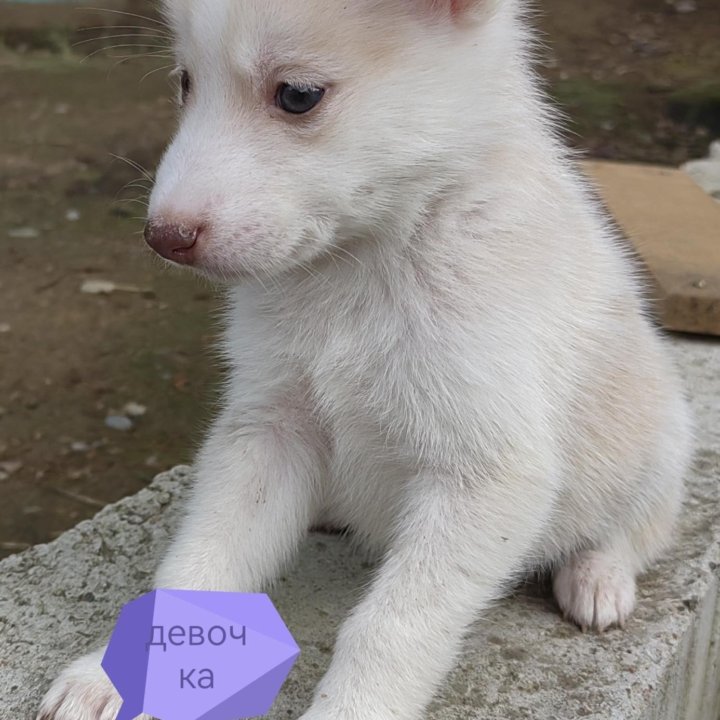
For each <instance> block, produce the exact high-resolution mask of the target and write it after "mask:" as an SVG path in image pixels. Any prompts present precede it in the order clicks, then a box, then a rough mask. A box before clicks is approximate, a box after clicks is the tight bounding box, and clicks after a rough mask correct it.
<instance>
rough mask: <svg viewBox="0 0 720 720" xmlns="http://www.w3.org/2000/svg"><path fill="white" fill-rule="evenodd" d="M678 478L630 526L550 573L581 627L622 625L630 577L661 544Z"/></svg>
mask: <svg viewBox="0 0 720 720" xmlns="http://www.w3.org/2000/svg"><path fill="white" fill-rule="evenodd" d="M680 488H681V485H680V482H679V479H678V482H677V487H676V488H674V490H675V492H672V493H671V494H670V495H668V496H666V497H664V498H662V499H661V501H660V503H659V506H656V507H655V508H653V509H652V510H650V512H649V513H648V514H647V515H646V516H645V517H644V518H643V519H642V521H641V522H638V523H637V524H636V525H635V527H634V528H633V529H632V530H631V531H630V532H621V531H618V534H617V535H616V536H615V537H613V538H612V539H610V540H609V541H608V542H606V543H604V544H601V545H599V546H598V547H596V548H594V549H586V550H581V551H579V552H577V553H575V554H573V555H571V556H570V558H569V559H568V560H567V561H566V562H565V563H564V564H563V565H561V566H560V567H559V568H558V569H557V570H556V571H555V573H554V575H553V591H554V593H555V599H556V600H557V603H558V605H559V606H560V609H561V610H562V612H563V614H564V616H565V617H566V618H567V619H569V620H572V621H573V622H575V623H577V624H578V625H579V626H580V628H582V630H588V629H594V630H598V631H600V632H602V631H604V630H606V629H607V628H609V627H612V626H614V625H617V626H619V627H623V626H624V625H625V622H626V621H627V619H628V618H629V617H630V615H631V614H632V612H633V610H634V609H635V578H636V576H637V575H638V574H639V573H641V572H643V570H645V568H646V567H647V566H648V564H649V563H650V562H652V561H653V560H654V559H655V558H656V557H658V555H660V553H661V552H662V551H663V550H664V549H665V548H666V547H667V545H668V543H669V542H670V540H671V538H672V533H673V525H674V523H675V518H676V515H677V511H678V509H679V506H680Z"/></svg>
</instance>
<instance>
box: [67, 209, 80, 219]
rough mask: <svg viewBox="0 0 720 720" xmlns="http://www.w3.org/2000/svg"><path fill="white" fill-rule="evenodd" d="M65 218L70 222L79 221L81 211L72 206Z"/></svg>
mask: <svg viewBox="0 0 720 720" xmlns="http://www.w3.org/2000/svg"><path fill="white" fill-rule="evenodd" d="M65 219H66V220H67V221H68V222H77V221H78V220H79V219H80V213H79V212H78V211H77V210H75V209H73V208H71V209H70V210H68V211H67V212H66V213H65Z"/></svg>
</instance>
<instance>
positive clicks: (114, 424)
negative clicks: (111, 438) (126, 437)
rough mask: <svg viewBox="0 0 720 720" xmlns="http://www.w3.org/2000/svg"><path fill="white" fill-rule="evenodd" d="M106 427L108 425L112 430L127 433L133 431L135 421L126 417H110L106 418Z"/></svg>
mask: <svg viewBox="0 0 720 720" xmlns="http://www.w3.org/2000/svg"><path fill="white" fill-rule="evenodd" d="M105 425H107V426H108V427H109V428H110V429H111V430H120V431H121V432H127V431H128V430H132V428H133V421H132V420H131V419H130V418H129V417H125V416H124V415H108V416H107V417H106V418H105Z"/></svg>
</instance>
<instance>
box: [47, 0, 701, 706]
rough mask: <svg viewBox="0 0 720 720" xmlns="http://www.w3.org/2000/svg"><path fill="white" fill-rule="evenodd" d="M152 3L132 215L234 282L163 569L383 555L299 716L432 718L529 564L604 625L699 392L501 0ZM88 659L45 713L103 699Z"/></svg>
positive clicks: (665, 498)
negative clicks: (326, 549)
mask: <svg viewBox="0 0 720 720" xmlns="http://www.w3.org/2000/svg"><path fill="white" fill-rule="evenodd" d="M166 9H167V16H168V18H169V22H170V25H171V27H172V30H173V32H174V35H175V37H176V39H177V42H176V52H177V58H178V63H179V66H180V67H181V69H182V105H183V109H182V122H181V125H180V129H179V132H178V134H177V136H176V138H175V140H174V142H173V143H172V145H171V147H170V149H169V150H168V152H167V155H166V156H165V158H164V160H163V162H162V165H161V167H160V169H159V171H158V176H157V185H156V187H155V190H154V193H153V195H152V199H151V206H150V217H149V224H148V228H147V232H146V237H147V240H148V242H149V243H150V245H151V246H152V247H154V248H155V249H156V250H157V251H158V252H159V253H160V254H161V255H163V256H164V257H166V258H168V259H169V260H172V261H174V262H176V263H180V264H184V265H188V266H191V267H192V268H194V269H195V270H197V271H199V272H202V273H205V274H207V275H209V276H212V277H215V278H219V279H222V280H225V281H229V284H230V288H231V289H230V309H229V312H228V315H227V332H226V336H225V344H224V349H225V352H226V354H227V358H228V360H229V362H230V363H231V366H232V371H231V378H230V380H229V382H228V385H227V393H226V397H225V402H224V404H223V408H222V411H221V412H220V415H219V417H218V418H217V420H216V421H215V424H214V427H213V429H212V431H211V432H210V436H209V438H208V439H207V441H206V443H205V446H204V448H203V449H202V451H201V453H200V455H199V457H198V459H197V465H196V469H197V480H196V486H195V491H194V494H193V497H192V499H191V500H190V502H189V505H188V509H189V514H188V516H187V518H186V519H185V521H184V524H183V525H182V527H181V529H180V531H179V533H178V536H177V537H176V538H175V541H174V543H173V544H172V547H171V548H170V551H169V552H168V554H167V557H166V558H165V560H164V562H163V563H162V565H161V567H160V569H159V571H158V574H157V577H156V586H158V587H171V588H187V589H203V590H233V591H258V590H261V589H262V588H263V587H264V586H265V585H266V584H267V583H268V581H269V580H270V579H271V578H273V577H274V576H275V575H277V574H278V572H279V571H280V569H281V568H282V566H283V565H284V564H285V563H286V562H287V561H288V560H289V559H290V558H291V557H292V555H293V553H294V551H295V549H296V548H297V547H298V544H299V543H300V541H301V539H302V538H303V536H304V535H305V534H306V532H307V530H308V528H309V527H310V526H312V525H313V524H314V523H318V522H325V523H333V524H336V525H338V526H343V527H345V526H347V527H350V528H352V530H353V531H354V533H355V534H356V536H357V537H358V538H360V539H361V540H362V541H364V542H366V543H367V544H369V546H371V547H373V548H377V549H381V550H382V551H383V552H384V553H385V554H384V560H383V562H382V565H381V566H380V568H379V570H378V572H377V574H376V577H375V579H374V582H373V584H372V587H371V588H370V590H369V591H368V592H367V594H366V596H365V598H364V599H363V600H362V602H361V603H360V604H359V605H358V607H357V608H355V610H354V611H353V612H352V614H351V615H350V617H349V618H348V619H347V620H346V621H345V623H344V625H343V626H342V629H341V631H340V634H339V637H338V640H337V646H336V648H335V654H334V657H333V659H332V663H331V665H330V669H329V670H328V672H327V675H326V676H325V678H324V680H323V681H322V683H321V684H320V687H319V689H318V691H317V693H316V695H315V700H314V702H313V704H312V706H311V707H310V709H309V710H308V711H307V712H306V715H305V716H304V717H305V718H313V720H314V719H318V720H387V719H388V718H390V717H392V718H394V719H395V720H411V719H415V718H418V717H419V716H421V714H422V712H423V709H424V707H425V706H426V705H427V703H428V701H429V700H430V699H431V697H432V695H433V692H434V690H435V689H436V688H437V687H438V684H439V683H440V682H441V681H442V680H443V677H444V675H445V674H446V673H447V671H448V670H449V669H450V668H451V666H452V664H453V661H454V658H455V657H456V656H457V653H458V651H459V650H460V648H461V642H462V638H463V634H464V633H465V631H466V630H467V628H468V625H469V624H470V623H471V622H472V621H473V620H474V619H475V618H476V617H477V616H478V615H479V614H481V613H482V611H483V609H484V608H486V607H487V606H488V604H489V603H490V602H491V601H493V600H494V599H496V598H498V597H499V596H501V595H502V594H503V593H504V592H505V591H506V590H507V588H508V587H509V585H510V584H511V583H512V582H513V581H514V580H515V579H516V578H517V577H518V576H519V575H521V574H522V573H524V572H526V571H528V570H530V569H534V568H539V567H542V568H551V569H552V570H553V572H554V587H555V594H556V597H557V601H558V604H559V606H560V608H561V610H562V611H563V612H564V613H565V614H566V615H567V616H568V617H570V618H571V619H572V620H574V621H575V622H576V623H578V624H579V625H580V626H582V627H587V628H589V627H593V628H597V629H601V630H602V629H604V628H606V627H608V626H611V625H613V624H620V625H622V624H623V623H624V621H625V620H626V618H627V617H628V615H629V614H630V612H631V611H632V609H633V605H634V602H635V577H636V575H637V574H638V573H639V572H641V571H642V570H643V569H644V568H645V567H646V566H647V564H648V563H649V562H650V561H651V560H652V559H653V558H655V557H656V556H657V555H658V553H659V552H660V551H661V550H662V549H663V548H664V546H665V545H666V543H667V542H668V541H669V540H670V538H671V534H672V528H673V523H674V520H675V517H676V514H677V512H678V508H679V505H680V502H681V496H682V477H683V473H684V471H685V468H686V465H687V463H688V459H689V455H690V440H689V438H690V430H689V421H688V413H687V409H686V406H685V403H684V401H683V398H682V393H681V391H680V389H679V386H678V381H677V379H676V376H675V374H674V371H673V369H672V368H671V367H670V364H669V362H668V359H667V357H666V353H665V350H664V349H663V347H662V345H661V341H660V340H659V339H658V336H657V334H656V332H655V331H654V329H653V328H652V326H651V323H650V322H649V321H648V319H647V318H646V316H645V314H644V309H643V302H642V298H641V290H640V287H639V282H638V281H637V279H636V277H635V276H634V271H633V269H632V262H631V259H630V258H629V257H628V256H627V254H626V253H625V252H624V250H623V249H622V243H621V242H619V241H618V239H617V238H616V236H615V233H614V231H613V229H612V228H611V226H610V225H609V223H608V222H607V220H606V219H605V217H604V215H603V212H602V211H601V209H600V208H599V207H598V205H597V203H596V202H595V201H594V199H593V197H592V194H591V193H590V192H589V191H588V189H587V188H586V186H585V184H584V182H583V180H582V179H581V178H580V177H579V175H578V174H577V172H576V170H575V169H574V167H573V164H572V162H571V161H570V160H569V159H568V155H567V152H566V151H565V150H564V149H563V148H562V146H561V144H560V143H559V141H558V139H557V137H556V133H555V128H554V126H553V121H552V116H551V113H549V112H548V110H547V107H546V106H545V105H544V102H543V100H542V98H541V97H540V94H539V92H538V89H537V82H536V79H535V77H534V75H533V72H532V69H531V67H530V62H529V52H528V48H529V46H530V40H529V38H528V33H527V30H526V27H525V23H524V21H523V18H522V7H521V6H520V3H519V2H516V1H515V0H352V1H350V2H348V1H347V0H302V2H300V0H242V2H238V1H237V0H168V2H167V8H166ZM128 599H129V598H128ZM99 658H100V653H95V654H94V655H92V656H89V657H87V658H84V659H82V660H80V661H79V662H77V663H75V664H74V665H72V666H71V667H70V668H69V669H68V670H66V671H65V672H64V673H63V674H62V675H61V677H60V679H59V680H58V681H57V682H56V683H55V685H54V686H53V687H52V689H51V690H50V692H49V693H48V695H47V697H46V698H45V700H44V702H43V704H42V708H41V710H40V717H42V718H43V719H44V720H110V719H111V718H114V717H115V713H116V712H117V710H118V707H119V704H120V701H119V698H118V697H117V695H116V693H115V691H114V690H113V688H112V686H111V685H110V683H109V682H108V680H107V679H106V678H105V676H104V674H103V671H102V670H101V669H100V667H99ZM301 710H302V708H298V713H300V711H301Z"/></svg>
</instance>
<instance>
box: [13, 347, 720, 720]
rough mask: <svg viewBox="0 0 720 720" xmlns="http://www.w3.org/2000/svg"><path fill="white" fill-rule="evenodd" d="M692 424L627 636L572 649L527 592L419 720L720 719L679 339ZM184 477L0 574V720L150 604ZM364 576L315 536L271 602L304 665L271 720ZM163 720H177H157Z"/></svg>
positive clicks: (706, 397)
mask: <svg viewBox="0 0 720 720" xmlns="http://www.w3.org/2000/svg"><path fill="white" fill-rule="evenodd" d="M674 346H675V350H676V354H677V358H678V362H679V364H680V365H681V368H682V370H683V373H684V375H685V377H686V380H687V383H688V387H689V389H690V392H691V394H692V397H693V404H694V408H695V412H696V416H697V420H698V446H699V449H698V455H697V461H696V467H695V470H694V472H693V474H692V477H691V478H690V480H689V488H688V497H687V503H686V511H685V514H684V517H683V522H682V526H681V529H680V533H679V542H678V545H677V547H676V548H675V550H674V551H673V553H672V554H671V556H669V557H668V558H667V559H665V560H664V561H663V562H661V563H659V564H658V565H657V566H656V568H655V569H653V571H652V572H651V573H649V574H648V575H647V576H645V578H644V579H643V580H642V582H641V583H640V587H639V594H640V598H639V600H640V602H639V608H638V610H637V612H636V614H635V616H634V617H633V619H632V620H631V622H630V623H629V626H628V628H627V630H625V631H624V632H622V631H619V630H614V631H611V632H608V633H607V634H605V635H603V636H598V635H592V634H588V635H582V634H581V633H580V632H579V631H578V630H576V629H575V628H574V627H572V626H571V625H568V624H566V623H564V622H563V621H562V620H561V618H560V617H559V616H558V614H557V612H556V609H555V607H554V603H553V601H552V599H551V597H550V593H549V591H548V589H547V588H546V587H543V586H540V585H528V586H526V587H524V588H522V589H521V590H519V591H518V592H517V594H516V595H515V596H514V597H512V598H509V599H507V600H506V601H504V602H502V603H500V604H498V606H497V607H495V608H494V609H493V610H492V611H491V612H489V613H488V614H487V616H486V617H485V618H484V620H483V621H482V622H479V623H478V624H477V626H476V627H475V628H474V629H473V632H472V633H471V635H470V638H469V640H468V646H467V650H466V652H465V653H464V655H463V657H462V659H461V662H460V665H459V667H458V668H457V669H456V670H455V671H454V672H453V673H452V675H451V676H450V678H449V679H448V682H447V683H446V684H445V686H444V688H443V690H442V692H441V694H440V696H439V697H438V699H437V700H436V702H435V703H434V704H433V706H432V707H431V710H430V713H429V716H430V718H433V719H437V720H461V719H465V718H479V717H482V718H483V719H484V720H519V719H526V718H527V719H528V720H577V719H578V718H597V719H598V720H599V719H600V718H602V719H603V720H621V719H622V720H717V719H718V717H720V614H719V613H718V579H719V575H720V571H719V567H720V502H719V500H720V482H719V480H720V474H719V468H720V344H713V343H711V342H708V341H703V340H685V339H682V340H675V341H674ZM189 479H190V474H189V471H188V469H187V468H176V469H175V470H173V471H171V472H170V473H166V474H164V475H161V476H159V477H158V478H157V479H156V480H155V482H154V483H153V484H152V486H151V487H150V488H149V489H147V490H144V491H142V492H140V493H139V494H138V495H136V496H134V497H131V498H128V499H126V500H124V501H122V502H120V503H117V504H116V505H113V506H110V507H108V508H106V509H105V510H103V511H102V512H100V513H99V514H98V515H97V516H96V517H95V518H94V519H93V520H91V521H87V522H84V523H81V524H80V525H78V526H77V527H76V528H75V529H73V530H70V531H69V532H67V533H65V534H64V535H63V536H62V537H61V538H59V539H58V540H56V541H55V542H53V543H52V544H50V545H40V546H37V547H35V548H32V549H30V550H28V551H27V552H24V553H22V554H20V555H16V556H13V557H10V558H8V559H7V560H5V561H3V562H2V563H0V719H1V720H31V719H32V718H34V710H35V708H36V707H37V704H38V701H39V699H40V697H41V695H42V694H43V692H44V691H45V689H46V687H47V686H48V684H49V683H50V682H51V680H52V679H53V678H54V676H55V675H56V674H57V673H58V671H59V670H60V669H61V668H62V666H64V665H65V664H66V663H67V662H68V661H69V660H71V659H73V658H75V657H76V656H77V655H79V654H81V653H83V652H84V651H86V650H87V649H89V648H91V647H93V646H95V645H97V644H98V643H100V642H102V641H103V640H104V639H105V638H106V637H107V635H108V633H109V632H110V630H111V628H112V626H113V623H114V620H115V617H116V615H117V612H118V610H119V608H120V606H121V605H122V604H123V603H125V602H126V601H128V600H130V599H132V598H134V597H135V596H137V595H139V594H140V593H142V592H144V591H146V590H147V589H149V583H150V580H151V574H152V571H153V568H154V566H155V564H156V561H157V557H158V556H159V555H160V554H161V552H162V550H163V548H164V546H165V544H166V542H167V538H168V534H169V531H170V529H171V528H172V526H173V525H174V524H175V522H176V520H177V517H178V510H179V503H178V499H179V497H180V496H181V495H182V494H183V492H184V491H185V490H186V488H187V485H188V482H189ZM369 570H370V569H369V568H368V566H367V565H366V564H364V563H362V562H361V559H360V558H358V557H356V556H354V555H353V554H352V552H351V551H350V550H349V548H348V546H347V543H346V542H345V541H343V540H342V539H340V538H337V537H328V536H320V535H314V536H312V537H311V538H310V540H309V541H308V543H307V545H306V546H305V548H304V550H303V552H302V553H301V558H300V562H299V564H298V565H297V566H296V567H295V569H294V570H293V571H292V572H291V573H289V574H288V575H287V576H286V577H283V578H282V580H281V581H280V582H279V583H278V585H277V587H276V589H275V591H274V592H273V593H272V597H273V599H274V600H275V601H276V603H277V605H278V608H279V610H280V612H281V613H282V614H283V616H284V618H285V620H286V621H287V624H288V626H289V627H290V629H291V630H292V632H293V634H294V635H295V637H296V639H297V641H298V643H299V644H300V646H301V648H302V650H303V653H302V656H301V659H300V661H299V663H298V665H297V666H296V668H295V669H294V670H293V672H292V673H291V676H290V679H289V680H288V682H287V684H286V686H285V688H284V690H283V692H282V694H281V696H280V698H279V699H278V701H277V703H276V705H275V707H274V708H273V711H272V713H271V717H272V718H274V719H279V718H283V719H287V718H289V717H297V716H298V715H299V713H300V711H301V710H302V709H303V708H305V707H306V706H307V705H308V703H309V700H310V697H311V693H312V689H313V686H314V684H315V682H316V681H317V680H318V679H319V677H320V675H321V674H322V672H323V669H324V668H325V667H326V665H327V662H328V660H329V657H330V652H331V648H332V646H333V642H334V637H335V633H336V630H337V627H338V624H339V623H340V621H341V619H342V618H343V616H344V615H345V613H346V612H347V611H348V609H349V608H350V607H351V605H352V604H353V602H355V601H356V599H357V598H358V596H359V594H360V592H361V589H362V587H363V583H364V582H365V581H366V580H367V576H368V572H369ZM167 720H172V719H171V718H170V719H167Z"/></svg>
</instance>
